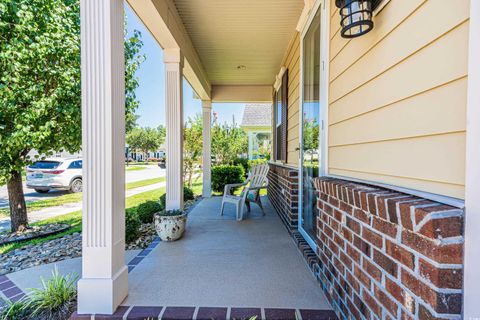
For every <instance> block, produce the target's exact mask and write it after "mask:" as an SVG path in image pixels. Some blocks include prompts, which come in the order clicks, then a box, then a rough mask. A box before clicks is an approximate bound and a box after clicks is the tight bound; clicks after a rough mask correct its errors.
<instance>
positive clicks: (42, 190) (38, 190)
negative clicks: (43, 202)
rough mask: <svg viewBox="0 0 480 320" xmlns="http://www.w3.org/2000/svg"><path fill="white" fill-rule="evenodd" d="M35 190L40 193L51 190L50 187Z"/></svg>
mask: <svg viewBox="0 0 480 320" xmlns="http://www.w3.org/2000/svg"><path fill="white" fill-rule="evenodd" d="M34 190H35V192H38V193H47V192H48V191H50V190H48V189H34Z"/></svg>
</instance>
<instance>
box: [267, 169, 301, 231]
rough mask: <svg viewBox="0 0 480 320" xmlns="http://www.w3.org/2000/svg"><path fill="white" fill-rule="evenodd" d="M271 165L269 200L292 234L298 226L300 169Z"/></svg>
mask: <svg viewBox="0 0 480 320" xmlns="http://www.w3.org/2000/svg"><path fill="white" fill-rule="evenodd" d="M269 165H270V170H269V172H268V188H267V189H268V199H269V200H270V203H271V204H272V205H273V207H274V208H275V210H277V213H278V214H279V216H280V218H281V219H282V221H283V223H284V224H285V226H286V227H287V229H288V231H289V232H290V234H291V233H292V232H294V231H296V230H297V225H298V168H293V167H288V166H284V165H281V164H274V163H270V164H269Z"/></svg>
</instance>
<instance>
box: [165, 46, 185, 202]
mask: <svg viewBox="0 0 480 320" xmlns="http://www.w3.org/2000/svg"><path fill="white" fill-rule="evenodd" d="M163 61H164V62H165V115H166V124H167V128H166V129H167V137H166V145H167V154H166V159H167V160H166V166H167V172H166V175H167V181H166V184H167V188H166V190H167V191H166V192H167V195H166V209H167V210H177V209H183V93H182V79H183V56H182V53H181V52H180V49H165V50H164V51H163Z"/></svg>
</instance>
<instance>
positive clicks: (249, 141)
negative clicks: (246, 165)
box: [248, 132, 255, 160]
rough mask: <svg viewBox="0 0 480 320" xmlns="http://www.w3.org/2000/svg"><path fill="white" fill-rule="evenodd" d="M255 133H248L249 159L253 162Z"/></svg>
mask: <svg viewBox="0 0 480 320" xmlns="http://www.w3.org/2000/svg"><path fill="white" fill-rule="evenodd" d="M254 134H255V133H254V132H249V133H248V159H249V160H253V136H254Z"/></svg>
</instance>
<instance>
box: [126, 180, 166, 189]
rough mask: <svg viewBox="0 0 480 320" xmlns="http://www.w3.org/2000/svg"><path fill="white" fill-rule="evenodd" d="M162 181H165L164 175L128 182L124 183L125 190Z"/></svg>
mask: <svg viewBox="0 0 480 320" xmlns="http://www.w3.org/2000/svg"><path fill="white" fill-rule="evenodd" d="M164 181H165V177H159V178H152V179H146V180H140V181H134V182H129V183H127V184H126V185H125V190H130V189H135V188H140V187H145V186H149V185H151V184H155V183H160V182H164Z"/></svg>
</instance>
